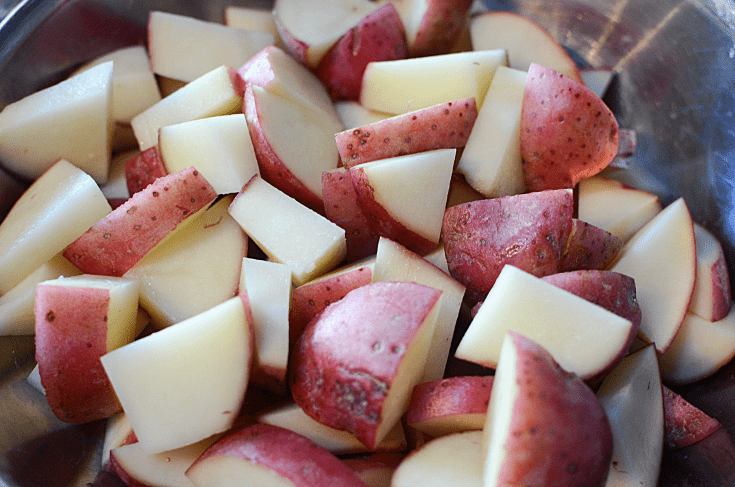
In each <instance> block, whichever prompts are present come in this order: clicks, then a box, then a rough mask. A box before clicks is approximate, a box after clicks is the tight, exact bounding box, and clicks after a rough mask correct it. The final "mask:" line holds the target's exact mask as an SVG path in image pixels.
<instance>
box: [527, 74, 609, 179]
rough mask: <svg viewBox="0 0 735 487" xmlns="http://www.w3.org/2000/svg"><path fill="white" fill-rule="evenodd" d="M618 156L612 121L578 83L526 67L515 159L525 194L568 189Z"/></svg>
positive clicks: (587, 90) (601, 103)
mask: <svg viewBox="0 0 735 487" xmlns="http://www.w3.org/2000/svg"><path fill="white" fill-rule="evenodd" d="M617 152H618V122H617V121H616V120H615V116H614V115H613V113H612V112H611V111H610V109H609V108H608V107H607V106H606V105H605V103H604V102H603V101H602V100H600V98H598V97H597V96H596V95H595V94H594V93H593V92H592V91H591V90H590V89H589V88H587V87H586V86H584V85H583V84H582V83H581V82H579V81H576V80H574V79H572V78H569V77H568V76H566V75H563V74H561V73H559V72H557V71H554V70H553V69H550V68H546V67H544V66H541V65H539V64H531V66H530V67H529V69H528V81H527V82H526V90H525V92H524V95H523V108H522V110H521V158H522V160H523V172H524V176H525V180H526V186H527V188H528V190H529V191H540V190H544V189H559V188H573V187H574V186H575V185H576V184H577V183H578V182H579V181H580V180H581V179H584V178H587V177H590V176H594V175H595V174H597V173H599V172H600V171H602V170H603V169H604V168H605V167H606V166H607V165H608V164H609V163H610V161H612V160H613V158H614V157H615V154H617Z"/></svg>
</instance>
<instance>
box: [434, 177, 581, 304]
mask: <svg viewBox="0 0 735 487" xmlns="http://www.w3.org/2000/svg"><path fill="white" fill-rule="evenodd" d="M572 211H573V201H572V195H571V194H570V192H569V191H566V190H549V191H543V192H536V193H527V194H520V195H513V196H503V197H501V198H495V199H484V200H479V201H474V202H470V203H465V204H461V205H456V206H453V207H451V208H448V209H447V211H446V212H445V213H444V221H443V223H442V232H441V236H442V240H443V241H444V251H445V254H446V257H447V264H448V267H449V272H450V274H451V275H452V277H453V278H455V279H456V280H457V281H459V282H460V283H462V284H464V285H465V287H466V288H467V293H466V296H467V299H468V300H469V302H470V303H472V304H474V303H476V302H477V301H481V300H483V299H485V296H486V295H487V293H488V292H489V291H490V289H491V288H492V286H493V284H495V280H496V279H497V277H498V275H499V274H500V271H501V270H502V269H503V267H504V266H505V264H511V265H514V266H516V267H518V268H520V269H521V270H524V271H526V272H529V273H531V274H533V275H535V276H537V277H541V276H545V275H549V274H554V273H556V272H558V270H559V262H560V259H561V253H562V250H563V247H564V243H565V242H566V241H567V239H568V238H569V233H570V231H571V226H572Z"/></svg>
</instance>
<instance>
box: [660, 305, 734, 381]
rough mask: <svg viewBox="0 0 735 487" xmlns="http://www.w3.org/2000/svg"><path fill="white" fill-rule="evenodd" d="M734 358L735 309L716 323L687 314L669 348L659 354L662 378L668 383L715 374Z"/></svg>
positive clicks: (693, 379)
mask: <svg viewBox="0 0 735 487" xmlns="http://www.w3.org/2000/svg"><path fill="white" fill-rule="evenodd" d="M733 357H735V308H732V309H731V310H730V313H729V314H728V315H727V316H725V317H724V318H723V319H721V320H719V321H715V322H711V321H707V320H706V319H704V318H701V317H699V316H697V315H695V314H694V313H687V314H686V317H685V318H684V322H683V323H682V324H681V327H680V328H679V332H678V333H677V334H676V337H675V338H674V341H673V342H672V343H671V346H670V347H669V349H668V350H666V353H664V354H663V355H661V375H662V376H663V378H664V380H665V381H666V382H667V383H669V384H690V383H692V382H696V381H698V380H701V379H704V378H705V377H708V376H710V375H712V374H714V373H715V372H717V371H718V370H719V369H720V367H722V366H723V365H725V364H726V363H728V362H729V361H730V360H732V358H733Z"/></svg>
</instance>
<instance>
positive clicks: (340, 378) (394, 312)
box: [290, 282, 441, 450]
mask: <svg viewBox="0 0 735 487" xmlns="http://www.w3.org/2000/svg"><path fill="white" fill-rule="evenodd" d="M440 296H441V291H438V290H435V289H432V288H429V287H427V286H423V285H421V284H416V283H407V282H376V283H373V284H370V285H367V286H362V287H360V288H357V289H355V290H353V291H351V292H349V293H348V294H347V295H346V296H345V297H344V298H342V300H340V301H338V302H337V303H334V304H332V305H330V306H328V307H327V308H326V309H325V310H324V311H323V312H322V313H321V314H320V315H319V316H318V317H317V318H315V319H314V320H312V321H311V323H309V325H308V326H307V327H306V330H304V333H303V334H302V335H301V337H300V338H299V340H298V342H297V343H296V346H295V347H294V348H293V350H292V355H291V377H290V385H291V393H292V394H293V397H294V400H295V401H296V403H297V404H298V405H299V406H300V407H301V408H302V409H303V410H304V412H306V414H308V415H309V416H311V417H312V418H314V419H315V420H317V421H319V422H320V423H322V424H325V425H327V426H331V427H332V428H336V429H339V430H345V431H349V432H350V433H352V434H354V435H355V437H357V439H359V440H360V441H361V442H362V443H364V444H365V445H366V446H367V447H368V449H370V450H374V449H375V448H376V446H377V443H378V442H379V441H380V439H379V438H376V436H375V435H376V430H377V428H378V426H379V425H380V421H381V418H382V409H383V405H384V402H385V399H386V397H387V395H388V394H389V392H390V389H391V385H392V383H393V380H394V377H395V375H396V373H397V371H398V367H399V366H400V364H401V361H402V359H403V357H404V355H405V354H406V352H407V350H408V347H410V345H411V342H412V339H413V338H414V336H415V335H416V333H417V331H418V330H419V328H420V326H421V324H422V323H423V321H424V320H425V318H426V316H427V315H428V313H429V312H430V310H431V309H432V307H433V306H435V305H436V302H437V300H438V299H439V297H440ZM376 440H377V441H376Z"/></svg>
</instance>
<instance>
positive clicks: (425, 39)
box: [409, 0, 472, 57]
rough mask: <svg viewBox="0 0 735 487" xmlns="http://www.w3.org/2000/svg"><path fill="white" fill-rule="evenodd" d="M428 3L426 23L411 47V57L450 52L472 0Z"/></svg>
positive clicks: (446, 0) (433, 1)
mask: <svg viewBox="0 0 735 487" xmlns="http://www.w3.org/2000/svg"><path fill="white" fill-rule="evenodd" d="M428 4H429V6H428V9H427V11H426V13H425V14H424V18H423V19H422V23H423V24H424V25H422V26H421V27H420V28H419V31H418V34H417V35H416V39H415V40H414V42H413V45H412V46H410V48H409V54H410V56H411V57H421V56H431V55H435V54H445V53H447V52H449V50H450V49H451V48H452V46H454V44H455V42H456V41H457V38H458V37H459V35H460V34H461V33H462V29H463V28H464V26H465V23H466V22H467V13H468V11H469V9H470V6H471V5H472V0H428ZM429 19H430V20H429Z"/></svg>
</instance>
